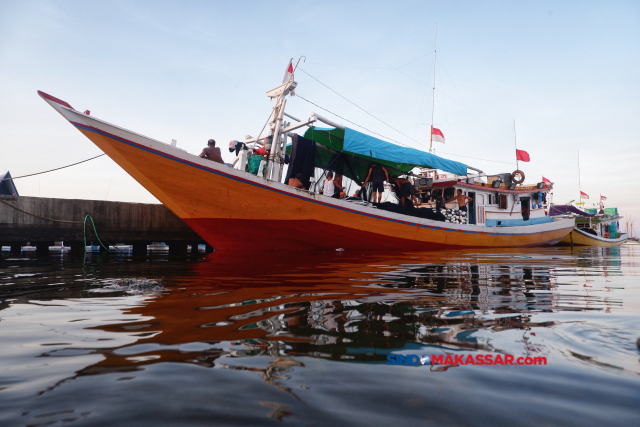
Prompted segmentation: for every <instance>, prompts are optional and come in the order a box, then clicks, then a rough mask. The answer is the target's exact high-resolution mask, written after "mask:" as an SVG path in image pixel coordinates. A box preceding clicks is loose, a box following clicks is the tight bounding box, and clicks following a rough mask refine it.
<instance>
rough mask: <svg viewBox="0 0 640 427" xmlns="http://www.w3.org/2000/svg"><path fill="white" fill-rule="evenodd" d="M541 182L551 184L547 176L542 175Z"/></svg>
mask: <svg viewBox="0 0 640 427" xmlns="http://www.w3.org/2000/svg"><path fill="white" fill-rule="evenodd" d="M542 182H545V183H547V184H551V181H549V180H548V179H547V178H545V177H544V176H543V177H542Z"/></svg>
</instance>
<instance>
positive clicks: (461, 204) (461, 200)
mask: <svg viewBox="0 0 640 427" xmlns="http://www.w3.org/2000/svg"><path fill="white" fill-rule="evenodd" d="M454 200H455V201H456V202H458V209H460V210H461V211H464V212H466V211H467V203H469V202H471V201H472V200H473V199H472V198H471V197H469V196H465V195H464V194H462V190H460V189H458V195H456V196H453V197H452V198H450V199H449V200H447V203H449V202H453V201H454Z"/></svg>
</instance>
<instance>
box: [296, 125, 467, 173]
mask: <svg viewBox="0 0 640 427" xmlns="http://www.w3.org/2000/svg"><path fill="white" fill-rule="evenodd" d="M345 133H348V134H349V135H350V139H349V140H350V141H351V142H350V144H351V145H350V146H352V145H354V140H355V139H354V135H356V136H358V138H359V139H358V138H356V139H358V141H357V144H358V147H364V148H367V147H369V148H371V150H370V151H369V154H370V155H366V154H365V152H367V150H364V149H362V150H361V149H357V150H354V151H355V152H353V151H350V150H349V149H345V145H344V144H345ZM304 137H305V138H308V139H311V140H314V141H315V142H316V143H317V144H320V145H322V146H324V147H327V148H329V149H331V150H334V151H336V152H343V153H344V154H345V155H348V156H349V158H350V159H354V158H358V159H362V160H365V162H353V161H352V162H351V163H352V165H353V166H354V169H357V170H356V171H355V172H356V173H357V174H358V175H359V176H362V179H364V178H365V177H366V171H368V169H369V164H370V163H372V162H376V163H379V164H382V165H384V166H387V167H388V168H391V169H394V170H395V171H397V172H401V173H406V172H409V171H410V170H411V169H413V168H414V167H426V168H433V169H440V170H443V171H446V172H451V173H455V174H458V175H466V173H467V167H466V165H464V164H462V163H460V162H455V161H452V160H447V159H443V158H441V157H438V156H435V155H433V154H429V153H425V152H423V151H419V150H415V149H413V148H406V147H400V146H397V145H394V144H391V143H388V142H386V141H382V140H380V139H377V138H373V137H371V136H368V135H365V134H362V133H359V132H356V131H354V130H353V129H346V131H345V130H342V129H325V128H317V127H316V128H309V129H307V131H306V132H305V134H304ZM374 148H375V149H374ZM363 150H364V151H363ZM356 164H357V166H356ZM325 165H326V163H325ZM390 172H391V171H390ZM363 173H364V175H363Z"/></svg>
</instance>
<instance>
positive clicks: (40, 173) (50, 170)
mask: <svg viewBox="0 0 640 427" xmlns="http://www.w3.org/2000/svg"><path fill="white" fill-rule="evenodd" d="M104 155H105V154H104V153H103V154H100V155H99V156H95V157H92V158H90V159H87V160H83V161H81V162H77V163H72V164H70V165H67V166H62V167H60V168H55V169H49V170H48V171H44V172H37V173H30V174H29V175H22V176H16V177H11V178H4V179H0V182H2V181H8V180H10V179H18V178H26V177H28V176H34V175H42V174H43V173H49V172H53V171H57V170H60V169H64V168H69V167H71V166H75V165H79V164H80V163H84V162H88V161H89V160H93V159H97V158H98V157H102V156H104Z"/></svg>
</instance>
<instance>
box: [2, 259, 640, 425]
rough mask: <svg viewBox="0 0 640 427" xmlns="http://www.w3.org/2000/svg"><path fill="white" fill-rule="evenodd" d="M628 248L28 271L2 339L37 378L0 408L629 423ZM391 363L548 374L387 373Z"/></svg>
mask: <svg viewBox="0 0 640 427" xmlns="http://www.w3.org/2000/svg"><path fill="white" fill-rule="evenodd" d="M633 249H634V248H627V247H624V248H588V249H584V250H575V251H573V252H571V251H570V250H569V249H562V248H549V249H527V250H519V251H516V252H513V251H509V250H503V251H495V250H493V251H478V250H474V251H471V250H470V251H458V252H441V253H407V254H397V255H385V254H375V253H373V254H372V253H367V254H362V253H350V252H349V251H346V252H334V253H331V252H325V253H322V254H319V255H310V254H305V255H304V256H302V255H295V254H280V255H281V256H279V257H275V258H264V257H258V256H255V257H247V256H246V255H242V256H237V257H232V256H224V255H220V253H213V254H209V255H205V256H203V255H201V254H197V253H194V254H192V255H191V256H190V258H188V259H184V258H180V259H176V258H175V257H168V258H167V261H165V262H145V261H144V260H145V259H146V258H142V259H137V258H135V257H134V258H133V259H132V260H126V261H125V260H122V259H120V258H118V257H111V256H108V258H102V259H101V260H94V259H93V258H91V259H89V260H85V261H86V262H87V264H86V265H85V266H84V270H80V268H79V267H77V268H74V267H73V266H71V265H68V264H66V265H65V268H64V270H61V271H64V273H56V274H58V275H59V274H68V275H69V276H68V277H66V278H65V277H64V276H63V277H62V278H56V279H55V280H56V281H60V282H61V283H58V284H57V285H58V286H64V287H65V288H64V289H65V290H62V289H56V288H55V287H54V286H52V285H54V283H51V279H47V278H46V277H45V276H46V275H45V274H44V272H45V271H46V267H45V268H44V269H43V268H41V269H40V270H37V268H36V267H25V268H23V269H22V273H24V276H25V277H24V280H25V282H24V283H25V285H24V286H19V284H18V283H17V282H16V284H15V286H18V287H16V288H11V286H14V285H11V286H8V287H7V286H5V287H4V288H5V289H14V290H12V291H11V292H13V294H12V295H11V298H12V299H11V300H10V301H9V300H8V302H7V304H6V305H4V306H3V308H1V310H2V311H0V312H1V313H2V314H3V318H2V320H3V321H2V322H1V323H0V335H1V334H3V333H4V334H5V335H6V334H7V333H8V331H11V330H15V328H16V327H17V326H16V325H17V324H18V323H19V324H20V325H23V326H20V327H21V328H23V329H24V330H27V331H30V330H33V331H39V332H37V333H33V334H31V333H30V332H28V333H26V334H25V336H24V337H23V338H21V339H18V340H17V341H16V339H15V338H14V340H13V341H7V344H6V346H5V347H4V348H5V350H6V351H7V352H8V354H14V355H20V357H19V358H17V356H15V357H13V358H3V357H2V355H1V354H0V362H3V365H6V366H13V365H12V364H16V363H17V365H16V366H14V368H15V367H23V365H24V364H25V363H27V362H28V364H29V369H23V370H15V369H12V372H13V374H12V375H14V376H15V377H16V378H18V377H21V378H22V379H21V382H22V386H21V388H19V389H18V388H15V387H13V386H11V385H10V386H9V387H8V388H6V389H5V390H3V391H2V392H3V393H5V395H9V396H14V405H13V406H11V408H17V409H15V411H16V415H15V416H16V417H20V414H21V413H22V414H29V415H26V417H27V418H23V421H25V422H27V421H28V420H31V421H33V422H34V423H35V422H36V421H37V422H44V421H47V422H49V421H51V422H53V421H55V420H62V419H63V418H64V419H67V418H69V419H71V418H73V417H80V416H83V417H88V418H89V419H91V418H92V417H98V418H94V421H98V422H99V423H102V424H103V425H108V424H111V425H115V424H126V423H127V422H129V421H131V420H132V419H136V417H145V419H146V420H148V421H150V422H153V423H154V424H155V425H176V424H180V425H182V424H184V423H188V421H191V422H195V421H194V420H200V422H204V421H216V422H220V423H225V424H231V425H259V424H264V425H267V424H268V423H271V422H273V420H282V421H288V422H289V423H295V424H316V425H318V424H320V425H341V424H349V425H352V426H353V425H374V424H376V425H393V424H398V423H400V422H403V423H404V422H410V423H417V422H418V421H419V420H421V419H422V420H423V421H424V420H431V421H434V422H436V421H437V424H439V425H460V424H463V425H467V424H473V423H474V420H476V421H477V420H478V418H477V417H482V419H483V420H486V421H487V422H489V423H490V424H492V425H515V424H519V423H522V420H523V417H526V419H527V420H529V422H530V425H542V424H545V423H546V424H552V425H569V424H581V425H590V424H591V425H602V424H603V423H604V424H606V420H607V419H610V416H611V415H610V414H611V413H612V412H615V414H616V415H615V417H616V419H617V420H619V423H618V424H620V425H625V423H627V422H628V421H629V420H632V419H633V418H634V417H637V411H636V403H637V402H636V400H635V398H634V396H637V393H635V392H634V390H635V391H637V386H638V383H639V382H640V370H639V369H638V367H637V350H635V347H634V346H635V340H636V339H637V328H634V326H633V325H637V322H638V321H639V316H638V310H637V308H638V307H637V306H638V303H637V301H638V298H637V284H635V281H634V280H633V279H634V275H637V274H638V271H637V268H636V267H635V259H634V256H635V255H636V254H634V251H633ZM247 258H251V259H252V261H247ZM151 261H154V260H153V259H151ZM11 262H13V263H14V264H15V263H18V260H12V261H11ZM14 272H18V271H17V270H16V271H14ZM79 272H82V279H83V280H86V282H82V281H78V280H81V279H78V277H77V276H78V274H79ZM52 276H53V275H52ZM124 278H126V279H124ZM116 279H117V280H116ZM12 280H13V281H17V280H20V279H19V278H18V279H12ZM26 280H28V282H27V281H26ZM159 283H160V284H161V285H159ZM27 284H28V285H27ZM634 286H635V287H634ZM625 287H626V288H627V289H626V290H625V289H624V288H625ZM634 292H635V293H634ZM634 295H635V296H634ZM79 296H80V297H79ZM623 297H624V298H623ZM48 301H49V302H48ZM54 313H55V316H54V315H53V314H54ZM25 322H32V323H30V325H31V326H30V327H29V328H27V329H25V326H24V325H25ZM39 325H40V326H39ZM39 328H40V329H39ZM3 336H4V335H3ZM3 342H4V341H3ZM629 343H631V344H632V345H630V344H629ZM391 354H394V355H398V354H405V355H408V354H418V355H422V354H427V355H441V354H452V355H460V354H465V355H468V354H485V355H488V354H492V355H494V356H495V355H497V354H502V355H507V354H510V355H514V356H516V357H520V356H523V357H545V358H547V360H548V363H547V365H546V366H495V365H494V366H486V365H485V366H468V365H456V364H453V365H452V364H437V365H431V366H421V365H420V366H397V365H396V366H391V365H388V364H387V361H388V359H387V356H389V355H391ZM17 360H20V362H19V363H18V362H16V361H17ZM54 367H55V368H54ZM593 384H598V387H597V388H595V389H594V387H593ZM20 390H30V392H29V393H27V394H25V395H24V396H23V397H21V398H20V397H19V396H21V395H20V393H21V391H20ZM7 393H9V394H7ZM12 393H13V394H12ZM15 396H18V397H15ZM132 396H135V398H132ZM531 401H535V402H536V404H535V405H531V404H530V402H531ZM105 405H106V406H105ZM176 405H178V406H176ZM115 407H117V408H118V410H116V411H113V410H110V409H113V408H115ZM176 407H179V408H180V410H179V411H178V410H176V409H175V408H176ZM96 408H98V409H99V410H98V409H96ZM150 408H153V409H150ZM572 408H579V411H578V412H576V410H573V409H572ZM603 408H604V409H603ZM8 410H9V409H6V410H5V411H8ZM12 410H13V409H12ZM29 411H31V412H29ZM60 411H67V412H60ZM71 412H73V414H75V415H73V416H71V415H69V413H71ZM49 414H54V415H49ZM55 414H62V415H55ZM82 414H89V415H82ZM1 415H2V411H0V417H1ZM45 415H46V416H45ZM22 416H23V417H24V416H25V415H22ZM40 416H42V417H45V418H43V419H40V418H37V417H40ZM70 417H71V418H70ZM194 417H195V418H194ZM225 420H226V421H225ZM223 421H224V422H223ZM196 424H197V423H196ZM525 424H526V423H525Z"/></svg>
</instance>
